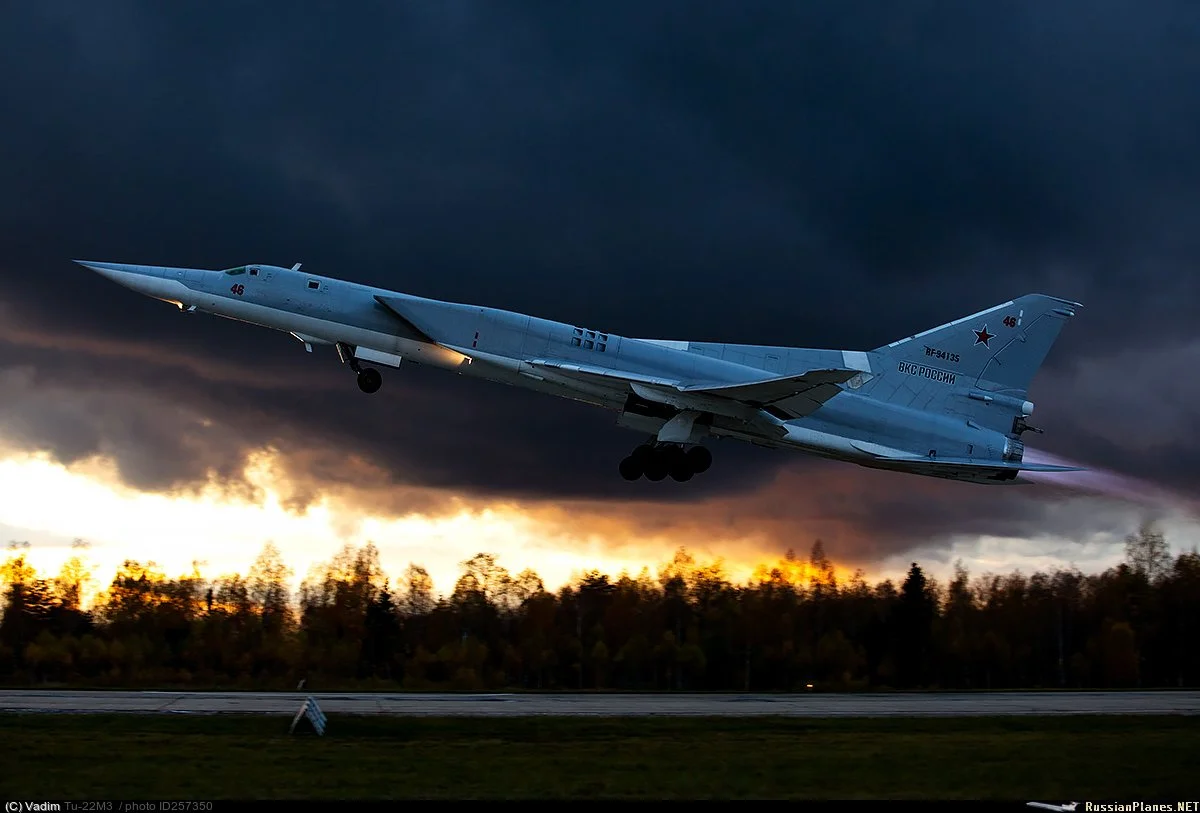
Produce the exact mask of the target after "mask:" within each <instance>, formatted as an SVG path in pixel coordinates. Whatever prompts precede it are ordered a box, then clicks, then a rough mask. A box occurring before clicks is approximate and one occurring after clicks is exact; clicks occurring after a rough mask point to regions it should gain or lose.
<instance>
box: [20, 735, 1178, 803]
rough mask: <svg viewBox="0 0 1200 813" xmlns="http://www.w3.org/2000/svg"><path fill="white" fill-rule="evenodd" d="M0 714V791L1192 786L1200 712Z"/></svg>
mask: <svg viewBox="0 0 1200 813" xmlns="http://www.w3.org/2000/svg"><path fill="white" fill-rule="evenodd" d="M289 724H290V719H289V718H285V717H257V716H255V717H241V716H239V717H171V716H109V715H79V716H65V715H63V716H60V715H53V716H51V715H40V714H39V715H16V714H0V798H5V797H7V798H25V799H29V798H43V799H84V798H91V799H96V798H108V799H117V798H122V799H263V798H280V799H310V798H413V797H420V798H514V797H515V798H524V799H530V798H581V797H601V798H630V799H667V798H684V799H686V798H793V799H813V798H839V799H849V798H855V799H881V798H886V799H897V798H900V799H903V798H916V799H931V798H938V799H981V798H982V799H1014V800H1021V801H1027V800H1043V801H1047V800H1050V801H1054V800H1066V799H1161V798H1169V799H1175V798H1195V796H1196V792H1197V790H1200V785H1198V784H1197V778H1196V777H1197V774H1196V763H1195V754H1196V753H1197V752H1198V749H1200V721H1198V720H1197V719H1196V718H1194V717H1055V718H985V719H963V718H952V719H934V720H930V719H913V720H897V719H886V720H884V719H845V720H828V719H824V720H797V719H780V718H757V719H749V718H732V719H731V718H720V719H694V718H693V719H678V718H634V719H628V718H626V719H618V718H600V719H597V718H582V719H581V718H569V719H568V718H528V717H526V718H507V719H505V718H354V717H336V716H335V717H332V718H330V720H329V729H328V731H327V732H326V736H325V737H317V736H315V735H314V734H312V733H305V734H296V735H294V736H289V735H288V733H287V729H288V726H289Z"/></svg>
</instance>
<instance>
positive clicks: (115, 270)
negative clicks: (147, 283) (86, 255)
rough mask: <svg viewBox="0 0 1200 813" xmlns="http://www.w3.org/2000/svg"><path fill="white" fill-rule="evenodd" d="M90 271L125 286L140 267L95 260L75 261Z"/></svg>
mask: <svg viewBox="0 0 1200 813" xmlns="http://www.w3.org/2000/svg"><path fill="white" fill-rule="evenodd" d="M74 262H76V263H79V264H80V265H82V266H83V267H84V268H86V269H88V270H89V271H95V272H96V273H97V274H99V275H100V276H102V277H105V278H106V279H110V280H112V281H113V282H119V283H121V284H125V280H127V279H128V278H129V275H131V274H137V273H138V267H137V266H135V265H124V264H122V263H100V262H95V261H94V260H74Z"/></svg>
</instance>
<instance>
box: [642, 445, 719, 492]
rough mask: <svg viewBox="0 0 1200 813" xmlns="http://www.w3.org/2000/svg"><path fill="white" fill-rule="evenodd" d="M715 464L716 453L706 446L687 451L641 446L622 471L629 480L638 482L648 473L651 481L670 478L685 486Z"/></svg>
mask: <svg viewBox="0 0 1200 813" xmlns="http://www.w3.org/2000/svg"><path fill="white" fill-rule="evenodd" d="M711 465H712V452H710V451H709V450H708V449H706V448H704V447H703V446H693V447H691V448H690V449H687V450H685V449H684V448H683V447H682V446H680V445H679V444H677V443H659V444H646V445H643V446H639V447H637V448H636V449H634V450H633V452H632V453H631V454H630V455H629V457H627V458H625V459H624V460H622V461H621V466H620V469H621V476H622V477H624V478H625V479H626V480H637V479H638V478H639V477H641V476H642V475H643V474H644V475H645V476H646V479H647V480H652V481H655V482H657V481H659V480H663V479H666V477H667V476H668V475H670V477H671V479H672V480H675V481H676V482H679V483H683V482H686V481H688V480H690V479H692V476H693V475H696V474H703V473H704V472H706V471H708V467H709V466H711Z"/></svg>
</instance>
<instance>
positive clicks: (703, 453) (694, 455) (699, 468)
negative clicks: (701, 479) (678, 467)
mask: <svg viewBox="0 0 1200 813" xmlns="http://www.w3.org/2000/svg"><path fill="white" fill-rule="evenodd" d="M686 456H687V462H688V467H689V468H690V469H691V470H692V471H693V472H695V473H696V474H703V473H704V472H706V471H708V467H709V466H711V465H712V452H710V451H709V450H708V449H705V448H704V447H703V446H693V447H692V448H690V449H688V450H687V452H686Z"/></svg>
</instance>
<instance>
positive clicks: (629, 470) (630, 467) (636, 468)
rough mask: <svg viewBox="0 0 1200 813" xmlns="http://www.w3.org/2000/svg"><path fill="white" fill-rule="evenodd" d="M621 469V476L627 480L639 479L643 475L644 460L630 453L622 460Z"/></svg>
mask: <svg viewBox="0 0 1200 813" xmlns="http://www.w3.org/2000/svg"><path fill="white" fill-rule="evenodd" d="M620 470H621V476H622V477H624V478H625V479H626V480H629V481H630V482H632V481H634V480H637V479H639V478H640V477H641V476H642V461H640V460H638V459H637V458H636V457H633V456H632V455H630V456H629V457H627V458H625V459H624V460H622V461H621V465H620Z"/></svg>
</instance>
